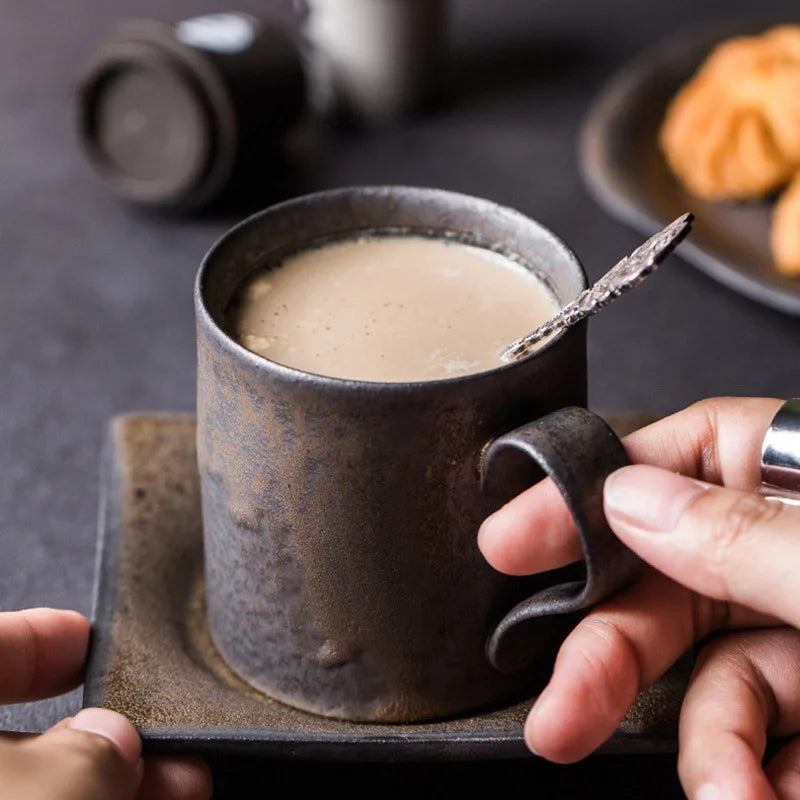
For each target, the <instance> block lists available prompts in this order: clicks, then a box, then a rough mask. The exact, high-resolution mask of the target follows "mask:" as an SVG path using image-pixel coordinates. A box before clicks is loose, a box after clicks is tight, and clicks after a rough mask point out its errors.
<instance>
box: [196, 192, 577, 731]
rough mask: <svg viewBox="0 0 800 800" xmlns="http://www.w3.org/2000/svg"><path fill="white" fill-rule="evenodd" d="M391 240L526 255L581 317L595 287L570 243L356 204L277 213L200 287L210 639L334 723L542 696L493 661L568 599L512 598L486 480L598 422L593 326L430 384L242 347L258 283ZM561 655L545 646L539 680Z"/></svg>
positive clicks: (368, 196)
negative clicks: (494, 636)
mask: <svg viewBox="0 0 800 800" xmlns="http://www.w3.org/2000/svg"><path fill="white" fill-rule="evenodd" d="M388 229H393V230H405V231H407V232H409V233H411V232H413V233H420V234H424V235H428V236H431V235H434V236H438V237H441V238H446V239H457V240H465V241H469V242H470V243H472V244H477V245H479V246H484V247H487V248H488V249H494V250H497V251H502V252H504V253H508V254H509V256H510V257H512V258H514V259H515V260H517V261H519V262H520V263H521V264H522V265H525V264H528V265H532V266H531V268H533V269H535V270H536V272H537V273H538V276H539V278H540V279H541V280H542V281H543V282H544V283H545V284H546V285H548V286H549V287H551V289H552V290H553V292H554V293H555V295H556V297H557V298H558V299H559V300H560V302H562V303H563V302H566V300H567V299H570V298H571V297H573V296H575V295H576V294H577V293H578V292H579V291H580V290H581V289H582V288H583V287H584V286H585V276H584V274H583V271H582V269H581V267H580V264H579V263H578V261H577V259H576V258H575V257H574V255H573V254H572V253H571V252H570V251H569V250H568V249H567V248H566V246H565V245H564V244H563V243H562V242H560V241H559V240H558V239H557V238H556V237H555V236H554V235H553V234H552V233H550V232H549V231H547V230H546V229H545V228H543V227H542V226H540V225H539V224H538V223H536V222H533V221H532V220H529V219H527V218H526V217H523V216H522V215H520V214H517V213H516V212H513V211H511V210H509V209H504V208H502V207H499V206H497V205H495V204H493V203H490V202H488V201H484V200H479V199H476V198H471V197H467V196H464V195H457V194H453V193H449V192H441V191H437V190H427V189H411V188H403V187H378V188H360V189H345V190H338V191H333V192H325V193H321V194H318V195H311V196H308V197H305V198H299V199H297V200H293V201H289V202H287V203H284V204H282V205H279V206H275V207H273V208H271V209H268V210H267V211H265V212H262V213H261V214H258V215H255V216H254V217H251V218H250V219H249V220H246V221H245V222H244V223H242V224H241V225H239V226H237V227H236V228H234V229H233V230H232V231H231V232H230V233H229V234H228V235H226V236H225V237H223V239H221V240H220V241H219V242H218V243H217V244H216V245H215V246H214V248H212V250H211V252H210V253H209V255H208V256H207V257H206V259H205V261H204V263H203V267H202V269H201V272H200V275H199V276H198V282H197V288H196V293H195V303H196V311H197V320H198V354H199V355H198V459H199V467H200V475H201V488H202V495H203V512H204V529H205V547H206V587H207V588H206V591H207V600H208V609H209V620H210V625H211V631H212V636H213V638H214V641H215V643H216V645H217V647H218V648H219V650H220V652H221V653H222V655H223V657H224V658H225V660H226V661H227V662H228V664H229V665H230V666H231V667H232V668H233V669H234V670H235V671H236V672H237V673H238V674H240V675H241V676H242V677H243V678H244V679H245V680H247V681H248V682H250V683H251V684H253V685H254V686H256V687H257V688H259V689H261V690H263V691H265V692H266V693H267V694H269V695H271V696H273V697H276V698H278V699H280V700H282V701H285V702H288V703H291V704H293V705H297V706H298V707H301V708H304V709H306V710H310V711H313V712H315V713H319V714H326V715H329V716H336V717H343V718H349V719H358V720H373V721H382V722H410V721H419V720H424V719H432V718H437V717H448V716H452V715H454V714H458V713H463V712H464V711H466V710H469V709H474V708H480V707H482V706H486V705H487V704H490V703H497V702H498V701H500V700H503V699H507V698H509V697H512V696H514V695H515V694H516V693H519V692H520V691H521V690H523V689H524V688H525V687H528V690H530V686H531V677H530V675H528V676H525V675H502V674H500V673H499V672H498V671H496V670H495V669H494V668H493V667H491V666H490V665H489V663H488V662H487V660H486V656H485V654H484V646H485V642H486V639H487V636H488V635H489V633H490V632H491V630H492V628H493V626H494V624H495V623H496V621H497V620H498V619H499V617H500V616H502V614H503V613H504V612H506V611H508V610H509V609H510V608H511V607H512V606H513V605H515V604H516V603H517V602H518V601H519V600H521V599H522V598H523V597H525V596H528V595H529V594H531V592H532V590H533V589H535V588H541V587H543V586H544V585H545V583H546V582H548V581H550V582H551V581H552V578H548V579H546V578H535V579H520V578H509V577H507V576H503V575H500V574H499V573H497V572H495V571H494V570H493V569H491V568H490V567H489V566H488V564H486V562H485V561H484V560H483V558H482V557H481V555H480V553H479V551H478V549H477V546H476V544H475V535H476V533H477V529H478V526H479V524H480V522H481V520H482V519H483V518H484V517H485V516H486V515H487V514H488V513H489V512H490V511H491V510H493V507H494V506H493V504H492V503H491V502H490V501H489V500H487V499H486V498H484V497H483V496H482V494H481V489H480V481H479V471H478V466H479V459H480V454H481V451H482V449H483V447H484V445H485V444H486V442H487V441H488V440H490V439H492V438H493V437H494V436H496V435H497V434H499V433H504V432H507V431H509V430H512V429H514V428H516V427H518V426H519V425H521V424H522V423H525V422H528V421H530V420H532V419H536V418H538V417H540V416H542V415H544V414H546V413H548V412H550V411H553V410H555V409H559V408H562V407H564V406H573V405H583V404H584V403H585V398H586V356H585V335H586V327H585V325H579V326H577V327H576V328H574V329H571V330H569V331H567V332H565V333H564V334H562V335H560V336H558V337H556V338H555V339H553V340H552V341H550V342H549V343H547V344H546V345H545V346H544V347H543V348H542V349H541V350H539V351H538V352H537V353H536V354H535V355H534V356H532V357H530V358H528V359H525V360H523V361H520V362H517V363H515V364H512V365H505V366H502V367H499V368H498V369H495V370H491V371H487V372H481V373H478V374H473V375H467V376H462V377H459V378H454V379H450V380H441V381H427V382H423V383H370V382H356V381H345V380H339V379H334V378H327V377H323V376H319V375H312V374H309V373H304V372H301V371H299V370H295V369H291V368H288V367H285V366H282V365H280V364H277V363H275V362H272V361H269V360H268V359H265V358H262V357H259V356H256V355H255V354H253V353H251V352H249V351H247V350H245V349H244V348H243V347H241V346H240V345H238V344H236V343H235V342H234V341H233V340H232V339H231V338H229V337H228V336H227V335H226V334H225V333H224V332H223V330H222V326H223V324H224V319H225V311H226V307H227V305H228V303H229V301H230V300H231V297H232V296H233V295H234V292H235V290H236V288H237V286H238V285H239V284H240V283H241V282H242V280H243V279H245V278H246V277H247V276H249V275H250V274H252V273H253V272H255V271H256V270H258V269H262V268H264V267H265V266H268V265H269V264H270V263H279V262H280V261H281V260H282V257H283V256H285V254H286V253H287V252H291V251H293V250H297V249H298V248H303V247H308V246H309V245H310V244H311V243H313V242H318V241H324V240H326V239H327V240H330V239H331V238H341V236H342V235H343V234H344V233H351V234H356V233H358V232H359V231H360V232H363V231H365V230H388ZM554 624H556V623H554ZM550 638H551V637H548V638H547V646H545V644H544V642H533V643H530V644H531V646H532V647H533V648H534V649H535V650H536V651H537V655H538V656H540V658H539V659H538V661H539V663H538V664H537V665H536V666H538V667H541V666H542V664H543V663H547V662H549V660H550V659H551V658H552V655H553V651H552V642H551V641H550Z"/></svg>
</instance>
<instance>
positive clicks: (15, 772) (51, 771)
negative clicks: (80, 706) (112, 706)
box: [0, 708, 142, 800]
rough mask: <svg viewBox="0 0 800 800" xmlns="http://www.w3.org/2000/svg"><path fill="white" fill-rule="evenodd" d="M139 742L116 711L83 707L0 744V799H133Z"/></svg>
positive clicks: (139, 768)
mask: <svg viewBox="0 0 800 800" xmlns="http://www.w3.org/2000/svg"><path fill="white" fill-rule="evenodd" d="M140 755H141V744H140V741H139V737H138V735H137V734H136V731H135V730H134V728H133V726H132V725H131V724H130V723H129V722H128V721H127V720H126V719H125V718H124V717H123V716H121V715H120V714H117V713H115V712H113V711H108V710H105V709H96V708H93V709H85V710H83V711H81V712H80V713H78V714H77V715H76V716H75V717H73V718H72V719H70V720H69V721H68V722H67V723H66V724H60V725H57V726H55V727H54V728H52V729H51V730H49V731H47V733H44V734H42V735H41V736H37V737H35V738H31V739H26V740H24V741H18V742H5V743H2V744H0V774H2V776H3V780H2V783H0V799H2V800H12V798H13V799H14V800H16V798H21V797H24V798H26V800H107V798H109V797H114V798H116V799H117V800H133V797H134V796H135V793H136V789H137V787H138V785H139V781H140V780H141V773H142V765H141V757H140Z"/></svg>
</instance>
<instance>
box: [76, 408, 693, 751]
mask: <svg viewBox="0 0 800 800" xmlns="http://www.w3.org/2000/svg"><path fill="white" fill-rule="evenodd" d="M641 422H642V418H641V416H639V417H638V418H637V417H628V418H627V419H626V420H625V421H623V424H625V425H626V427H628V428H632V427H636V426H638V425H637V423H641ZM620 432H621V431H620ZM689 662H690V659H689V658H686V659H684V660H682V661H681V662H679V663H678V665H676V667H675V668H674V669H673V670H672V671H671V672H670V673H668V674H667V675H666V676H664V677H663V678H662V679H661V680H660V681H659V682H658V683H656V684H655V685H654V686H652V687H650V688H649V689H647V690H645V691H644V692H642V693H641V694H640V695H639V698H638V699H637V701H636V703H635V704H634V706H633V707H632V708H631V710H630V712H629V713H628V716H627V717H626V718H625V720H624V721H623V723H622V725H621V726H620V728H619V729H618V730H617V732H616V733H615V734H614V736H613V737H612V738H611V740H609V742H607V743H606V745H605V746H604V748H603V752H605V753H659V752H672V751H674V750H675V748H676V732H677V719H678V712H679V709H680V703H681V699H682V697H683V693H684V690H685V686H686V682H687V679H688V674H689V670H690V667H691V664H690V663H689ZM531 703H532V698H522V699H521V700H520V701H519V702H517V703H516V704H514V705H511V706H508V707H504V708H495V709H488V710H486V711H483V712H481V713H474V714H470V715H467V716H464V717H460V718H458V719H449V720H442V721H438V722H430V723H424V724H415V725H386V724H383V725H380V724H366V723H356V722H347V721H344V720H337V719H329V718H326V717H319V716H316V715H314V714H309V713H306V712H303V711H300V710H298V709H295V708H290V707H289V706H286V705H283V704H282V703H279V702H278V701H276V700H273V699H271V698H269V697H267V696H265V695H263V694H261V693H259V692H258V691H256V690H255V689H253V688H252V687H250V686H249V685H248V684H246V683H245V682H244V681H242V680H241V679H240V678H238V677H237V676H236V675H235V674H234V673H233V672H232V671H231V670H230V669H229V668H228V667H227V665H226V664H225V662H224V661H223V660H222V658H221V657H220V656H219V654H218V653H217V651H216V650H215V648H214V645H213V643H212V641H211V637H210V635H209V633H208V627H207V625H206V617H205V607H204V602H203V540H202V531H201V523H200V490H199V480H198V475H197V454H196V451H195V420H194V418H193V417H189V416H174V415H168V414H134V415H126V416H124V417H119V418H117V419H115V420H114V421H113V422H112V424H111V428H110V435H109V438H108V445H107V447H106V451H105V454H104V460H103V483H102V492H101V513H100V534H99V558H98V572H97V582H96V586H95V608H94V623H93V635H92V645H91V649H90V653H89V661H88V666H87V677H86V683H85V688H84V705H86V706H103V707H106V708H111V709H114V710H115V711H119V712H121V713H123V714H125V715H126V716H127V717H128V718H129V719H131V721H132V722H133V723H134V725H135V726H136V727H137V729H138V730H139V733H140V734H141V736H142V740H143V743H144V747H145V749H146V750H147V751H149V752H183V753H197V754H200V755H222V756H236V755H246V756H258V757H270V758H281V759H290V758H295V759H313V760H319V761H322V760H336V761H347V760H349V761H375V762H381V761H382V762H390V761H466V760H473V759H509V758H518V757H522V756H527V755H530V753H529V752H528V750H527V749H526V747H525V743H524V741H523V736H522V728H523V723H524V720H525V717H526V715H527V712H528V709H529V708H530V706H531Z"/></svg>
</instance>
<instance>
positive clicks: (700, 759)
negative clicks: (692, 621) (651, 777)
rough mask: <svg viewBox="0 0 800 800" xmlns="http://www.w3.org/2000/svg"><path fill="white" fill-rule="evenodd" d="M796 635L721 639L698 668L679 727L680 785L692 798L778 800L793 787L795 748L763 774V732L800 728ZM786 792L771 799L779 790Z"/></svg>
mask: <svg viewBox="0 0 800 800" xmlns="http://www.w3.org/2000/svg"><path fill="white" fill-rule="evenodd" d="M799 662H800V634H798V632H797V631H794V630H791V629H788V628H782V629H769V630H763V631H753V632H747V633H737V634H731V635H728V636H725V637H722V638H720V639H718V640H716V641H715V642H713V643H712V644H710V645H708V646H707V647H706V648H705V649H704V650H703V652H702V653H701V657H700V659H699V660H698V664H697V666H696V668H695V672H694V675H693V676H692V680H691V683H690V685H689V689H688V691H687V693H686V697H685V699H684V703H683V709H682V712H681V722H680V736H679V739H680V756H679V761H678V768H679V772H680V776H681V782H682V784H683V787H684V790H685V791H686V793H687V795H688V796H689V798H692V799H694V798H698V800H723V799H724V798H728V797H748V798H749V797H752V798H756V799H757V800H760V799H761V798H765V800H766V799H768V798H775V797H779V798H781V799H782V800H784V799H785V798H788V797H797V796H798V795H797V794H796V793H795V794H791V793H786V791H785V790H786V789H787V788H788V787H789V786H790V785H796V775H793V774H792V769H791V768H792V767H793V769H794V771H796V769H797V762H796V761H792V760H791V759H792V757H793V755H797V753H798V750H797V747H796V746H795V747H793V748H790V749H789V750H788V751H787V752H785V753H783V754H781V755H779V757H778V758H777V759H776V761H775V762H774V763H773V765H771V767H770V769H769V770H768V773H769V778H771V781H772V785H770V783H771V782H770V780H769V779H768V776H767V775H765V774H764V771H763V769H762V767H761V759H762V757H763V754H764V748H765V746H766V732H767V730H770V731H772V732H773V733H776V734H782V733H789V732H795V731H797V730H798V729H799V728H800V672H799V671H798V669H797V664H798V663H799ZM780 787H783V790H782V791H781V792H779V793H777V794H776V791H775V790H776V789H779V788H780Z"/></svg>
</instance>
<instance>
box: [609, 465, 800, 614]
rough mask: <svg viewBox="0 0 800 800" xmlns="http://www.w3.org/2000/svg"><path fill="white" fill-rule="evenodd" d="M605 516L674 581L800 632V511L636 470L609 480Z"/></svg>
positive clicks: (629, 469)
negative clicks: (755, 611) (755, 612)
mask: <svg viewBox="0 0 800 800" xmlns="http://www.w3.org/2000/svg"><path fill="white" fill-rule="evenodd" d="M605 511H606V517H607V518H608V521H609V523H610V525H611V527H612V528H613V529H614V531H615V533H616V534H617V535H618V536H619V538H620V539H622V541H624V542H625V543H626V544H627V545H628V546H629V547H630V548H631V549H633V550H634V551H636V552H637V553H638V554H639V555H640V556H641V557H642V558H643V559H644V560H645V561H647V562H648V563H650V564H651V565H652V566H654V567H655V568H656V569H658V570H660V571H661V572H664V573H665V574H666V575H669V576H670V577H671V578H673V580H675V581H678V582H679V583H681V584H683V585H684V586H687V587H689V588H690V589H693V590H695V591H697V592H701V593H703V594H705V595H708V596H709V597H713V598H715V599H717V600H723V601H732V602H737V603H740V604H743V605H746V606H750V607H751V608H754V609H757V610H759V611H762V612H764V613H766V614H770V615H772V616H775V617H778V618H780V619H782V620H784V621H786V622H788V623H790V624H791V625H793V626H795V627H800V581H798V579H797V565H798V564H800V536H798V532H800V508H798V507H793V506H788V505H785V504H783V503H779V502H775V501H774V500H767V499H765V498H763V497H761V496H760V495H757V494H755V493H752V492H740V491H734V490H732V489H723V488H719V487H715V486H709V485H708V484H704V483H701V482H699V481H695V480H692V479H690V478H685V477H683V476H681V475H676V474H674V473H671V472H667V471H666V470H662V469H658V468H657V467H649V466H633V467H625V468H623V469H621V470H618V471H617V472H615V473H614V474H613V475H612V476H611V477H610V478H609V479H608V480H607V481H606V486H605Z"/></svg>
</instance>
